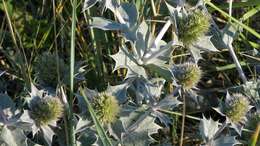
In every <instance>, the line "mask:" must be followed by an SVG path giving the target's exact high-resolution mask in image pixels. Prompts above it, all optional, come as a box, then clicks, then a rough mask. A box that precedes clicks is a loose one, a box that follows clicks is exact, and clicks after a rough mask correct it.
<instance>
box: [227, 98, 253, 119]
mask: <svg viewBox="0 0 260 146" xmlns="http://www.w3.org/2000/svg"><path fill="white" fill-rule="evenodd" d="M232 96H233V100H231V101H230V102H229V103H227V105H226V107H225V108H224V114H225V115H226V116H227V117H228V118H229V120H230V121H231V122H233V123H238V122H240V121H242V120H243V118H244V117H245V116H246V114H247V112H248V109H249V107H250V103H249V101H248V99H247V98H246V97H245V96H244V95H242V94H239V93H236V94H233V95H232Z"/></svg>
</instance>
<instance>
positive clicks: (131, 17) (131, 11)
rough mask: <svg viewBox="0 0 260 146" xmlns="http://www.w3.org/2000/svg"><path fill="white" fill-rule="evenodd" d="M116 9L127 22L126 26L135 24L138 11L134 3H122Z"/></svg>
mask: <svg viewBox="0 0 260 146" xmlns="http://www.w3.org/2000/svg"><path fill="white" fill-rule="evenodd" d="M118 11H119V13H120V15H121V16H122V17H123V19H124V20H125V22H126V23H127V26H128V27H132V26H134V25H135V24H136V22H137V19H138V12H137V9H136V7H135V5H134V4H132V3H122V4H121V5H120V7H119V9H118Z"/></svg>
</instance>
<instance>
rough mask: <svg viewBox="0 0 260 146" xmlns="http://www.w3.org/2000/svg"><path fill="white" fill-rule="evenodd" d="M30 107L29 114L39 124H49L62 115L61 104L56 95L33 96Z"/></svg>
mask: <svg viewBox="0 0 260 146" xmlns="http://www.w3.org/2000/svg"><path fill="white" fill-rule="evenodd" d="M30 108H31V109H30V116H31V118H32V119H33V120H34V121H35V122H36V124H37V125H39V126H42V125H49V124H51V123H53V122H56V121H58V120H59V118H61V117H62V116H63V104H62V103H61V101H60V100H59V99H58V98H57V97H52V96H46V97H43V98H34V99H32V101H31V102H30Z"/></svg>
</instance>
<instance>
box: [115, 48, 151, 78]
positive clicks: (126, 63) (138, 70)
mask: <svg viewBox="0 0 260 146" xmlns="http://www.w3.org/2000/svg"><path fill="white" fill-rule="evenodd" d="M111 57H112V58H113V59H114V60H115V62H116V64H115V67H114V71H115V70H117V69H119V68H126V69H127V75H126V78H130V77H135V76H143V77H147V75H146V72H145V70H144V68H143V67H142V66H140V65H138V64H137V60H136V59H135V58H134V56H133V55H132V54H130V52H128V50H127V49H126V48H124V47H123V48H120V50H119V51H118V52H117V53H116V54H114V55H111Z"/></svg>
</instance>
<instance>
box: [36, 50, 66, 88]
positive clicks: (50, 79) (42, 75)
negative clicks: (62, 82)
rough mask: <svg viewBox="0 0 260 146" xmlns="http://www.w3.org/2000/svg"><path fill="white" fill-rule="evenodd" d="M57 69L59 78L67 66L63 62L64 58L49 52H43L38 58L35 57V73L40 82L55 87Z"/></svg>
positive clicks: (63, 74) (62, 75) (64, 72)
mask: <svg viewBox="0 0 260 146" xmlns="http://www.w3.org/2000/svg"><path fill="white" fill-rule="evenodd" d="M57 69H59V75H60V77H61V79H63V78H62V77H64V76H65V74H66V72H67V71H68V69H69V67H68V65H67V64H65V62H64V60H62V59H60V58H59V57H58V63H57V56H56V55H55V54H51V53H49V52H45V53H43V54H42V55H41V56H40V57H39V58H37V59H36V63H35V73H36V75H37V77H38V80H39V82H40V83H41V84H43V85H46V86H50V87H56V86H57V83H58V73H57Z"/></svg>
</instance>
